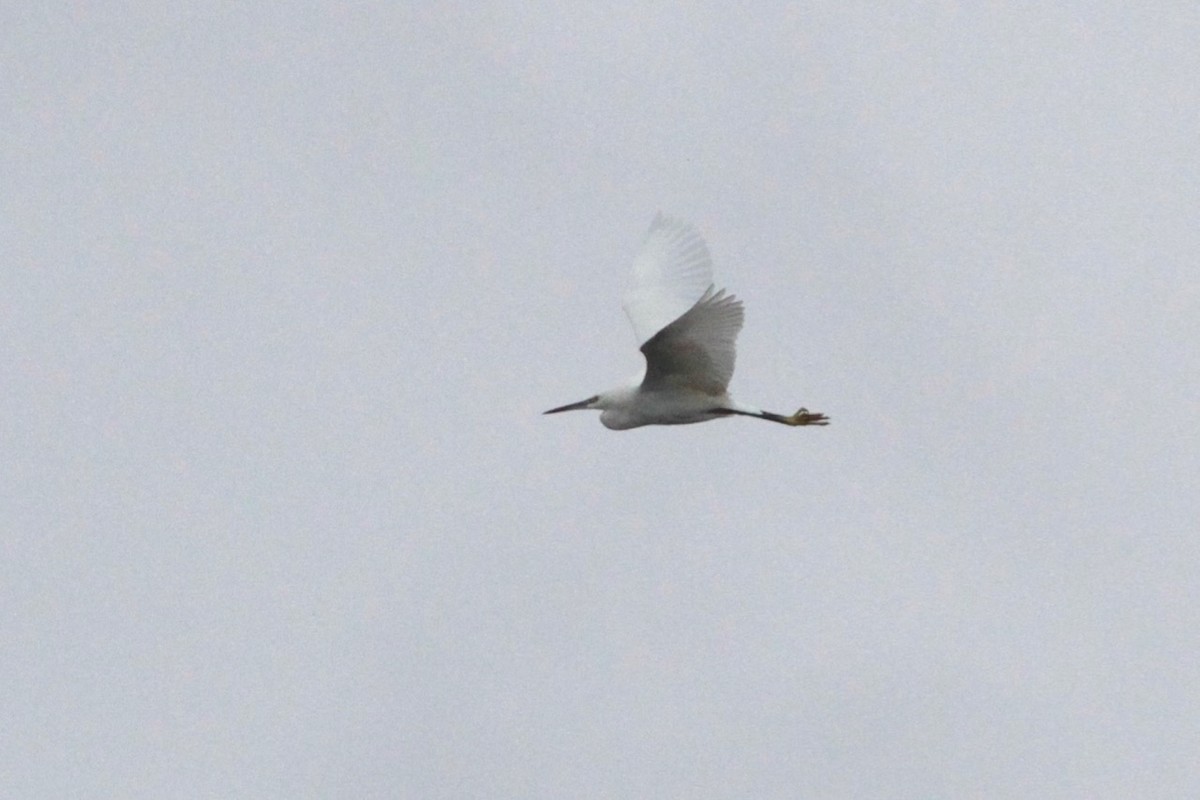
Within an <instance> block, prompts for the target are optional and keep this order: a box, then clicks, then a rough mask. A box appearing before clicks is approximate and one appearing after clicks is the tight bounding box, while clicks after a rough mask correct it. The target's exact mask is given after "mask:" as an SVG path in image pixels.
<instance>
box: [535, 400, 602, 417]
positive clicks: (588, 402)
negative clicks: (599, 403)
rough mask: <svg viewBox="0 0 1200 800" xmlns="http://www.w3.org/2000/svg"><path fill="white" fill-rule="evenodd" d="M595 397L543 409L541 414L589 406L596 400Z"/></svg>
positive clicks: (577, 409)
mask: <svg viewBox="0 0 1200 800" xmlns="http://www.w3.org/2000/svg"><path fill="white" fill-rule="evenodd" d="M597 399H599V398H598V397H589V398H588V399H587V400H580V401H579V402H578V403H568V404H567V405H565V406H559V407H558V408H552V409H550V410H549V411H543V412H542V413H543V414H557V413H558V412H560V411H579V410H581V409H585V408H588V407H590V406H591V405H592V403H594V402H596V400H597Z"/></svg>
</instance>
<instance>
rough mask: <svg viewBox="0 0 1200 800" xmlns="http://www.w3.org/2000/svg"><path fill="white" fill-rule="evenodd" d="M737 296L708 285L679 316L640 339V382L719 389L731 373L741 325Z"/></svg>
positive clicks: (649, 386) (715, 392) (714, 391)
mask: <svg viewBox="0 0 1200 800" xmlns="http://www.w3.org/2000/svg"><path fill="white" fill-rule="evenodd" d="M743 317H744V312H743V310H742V301H741V300H738V299H737V298H736V297H734V296H733V295H727V294H725V290H724V289H721V290H720V291H714V290H713V287H712V286H709V287H708V290H707V291H706V292H704V295H703V296H702V297H701V298H700V299H699V300H698V301H696V304H695V305H693V306H692V307H691V308H690V309H688V311H687V312H686V313H684V315H683V316H681V317H680V318H679V319H677V320H675V321H674V322H672V323H671V324H670V325H668V326H667V327H665V328H663V329H662V330H661V331H659V332H658V333H656V334H655V335H654V336H652V337H650V341H648V342H646V343H645V344H644V345H642V353H643V354H644V355H645V356H646V377H645V378H644V379H643V380H642V386H643V387H644V388H646V389H650V390H654V389H659V388H687V389H694V390H697V391H701V392H704V393H705V394H711V395H719V394H723V393H724V392H725V390H726V387H728V386H729V380H730V379H731V378H732V377H733V364H734V360H735V358H736V353H735V350H734V344H735V342H736V341H737V335H738V331H740V330H741V329H742V319H743Z"/></svg>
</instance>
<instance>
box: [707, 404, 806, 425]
mask: <svg viewBox="0 0 1200 800" xmlns="http://www.w3.org/2000/svg"><path fill="white" fill-rule="evenodd" d="M717 413H718V414H740V415H742V416H744V417H758V418H759V419H768V420H770V421H771V422H778V423H781V424H783V425H791V426H793V427H796V426H799V425H828V424H829V417H827V416H825V415H824V414H818V413H815V412H812V411H809V410H808V409H807V408H802V409H800V410H799V411H797V412H796V413H795V414H792V415H791V416H790V417H785V416H784V415H783V414H774V413H772V412H770V411H760V412H758V413H757V414H754V413H751V412H749V411H737V410H735V409H732V408H719V409H717Z"/></svg>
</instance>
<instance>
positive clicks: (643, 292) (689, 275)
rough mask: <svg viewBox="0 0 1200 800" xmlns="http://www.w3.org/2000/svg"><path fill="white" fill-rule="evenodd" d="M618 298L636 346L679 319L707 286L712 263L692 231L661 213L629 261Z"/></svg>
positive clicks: (705, 249)
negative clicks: (625, 281) (628, 277)
mask: <svg viewBox="0 0 1200 800" xmlns="http://www.w3.org/2000/svg"><path fill="white" fill-rule="evenodd" d="M631 277H632V285H631V286H630V288H629V291H627V292H626V293H625V296H624V297H623V298H622V305H623V306H624V307H625V314H626V315H627V316H628V317H629V321H630V322H632V323H633V332H634V334H635V335H636V336H637V340H638V344H639V345H641V344H644V343H645V342H646V341H647V340H648V339H650V337H652V336H654V334H656V333H658V332H659V331H661V330H662V329H663V328H665V327H667V326H668V325H670V324H671V323H672V322H674V321H675V320H676V319H678V318H679V317H681V316H682V315H683V314H684V313H686V312H687V311H688V309H690V308H692V306H694V305H695V304H696V301H697V300H699V299H700V297H701V296H702V295H703V294H704V292H705V290H707V289H708V288H709V287H710V286H712V282H713V279H712V259H711V258H710V257H709V255H708V247H707V246H705V244H704V240H703V239H701V238H700V234H698V233H696V229H695V228H693V227H692V226H691V225H688V224H687V223H686V222H681V221H680V220H677V219H672V218H671V217H664V216H663V215H662V213H661V212H660V213H659V214H658V215H657V216H655V218H654V222H652V223H651V224H650V230H649V231H647V233H646V239H645V241H643V242H642V249H641V250H640V251H638V254H637V257H636V258H635V259H634V260H633V272H632V276H631Z"/></svg>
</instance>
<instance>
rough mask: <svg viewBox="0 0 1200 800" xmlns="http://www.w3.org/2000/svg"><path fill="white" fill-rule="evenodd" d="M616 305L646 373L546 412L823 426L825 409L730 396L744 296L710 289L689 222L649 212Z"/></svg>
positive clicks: (704, 255) (707, 266)
mask: <svg viewBox="0 0 1200 800" xmlns="http://www.w3.org/2000/svg"><path fill="white" fill-rule="evenodd" d="M622 305H623V306H624V308H625V314H626V316H628V317H629V321H630V322H632V323H633V331H634V334H635V336H636V337H637V341H638V346H639V348H640V349H641V351H642V355H644V356H645V358H646V366H645V370H644V372H642V373H641V374H639V375H638V376H637V378H635V379H634V381H633V382H632V383H629V384H627V385H624V386H620V387H617V388H616V389H611V390H609V391H607V392H600V393H599V394H596V395H593V396H592V397H589V398H588V399H586V400H580V401H579V402H577V403H568V404H567V405H565V406H559V407H558V408H552V409H550V410H549V411H545V412H543V413H544V414H558V413H561V412H563V411H581V410H585V409H593V410H598V411H600V422H601V423H602V424H603V425H604V426H605V427H606V428H609V429H610V430H618V431H621V430H629V429H631V428H640V427H642V426H643V425H686V424H690V423H694V422H707V421H708V420H713V419H721V418H724V417H731V416H743V417H754V418H757V419H765V420H768V421H770V422H778V423H781V424H783V425H791V426H801V425H828V424H829V417H827V416H826V415H825V414H820V413H815V412H811V411H809V410H808V409H806V408H801V409H800V410H799V411H797V412H796V413H795V414H790V415H786V416H785V415H783V414H775V413H772V412H770V411H763V410H762V409H760V408H756V407H754V406H750V405H746V404H744V403H739V402H737V401H736V400H734V399H733V398H732V397H731V396H730V395H729V381H730V379H731V378H732V377H733V365H734V361H735V358H736V349H735V343H736V340H737V335H738V332H739V331H741V329H742V322H743V319H744V311H743V308H742V301H741V300H738V299H737V297H735V296H734V295H732V294H729V293H728V292H726V291H725V290H724V289H717V288H716V285H715V284H714V283H713V274H712V258H711V256H710V255H709V252H708V246H707V245H706V244H705V243H704V239H703V238H701V236H700V234H699V233H697V231H696V229H695V228H693V227H692V226H691V225H689V224H688V223H686V222H683V221H681V220H678V219H675V218H672V217H669V216H664V215H663V213H662V212H661V211H660V212H659V213H658V214H657V215H656V216H655V217H654V220H653V222H651V224H650V229H649V230H648V231H647V232H646V237H645V239H644V240H643V242H642V246H641V249H640V250H639V251H638V254H637V256H636V257H635V258H634V260H633V269H632V285H631V286H630V288H629V289H628V291H626V293H625V295H624V296H623V298H622Z"/></svg>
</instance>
